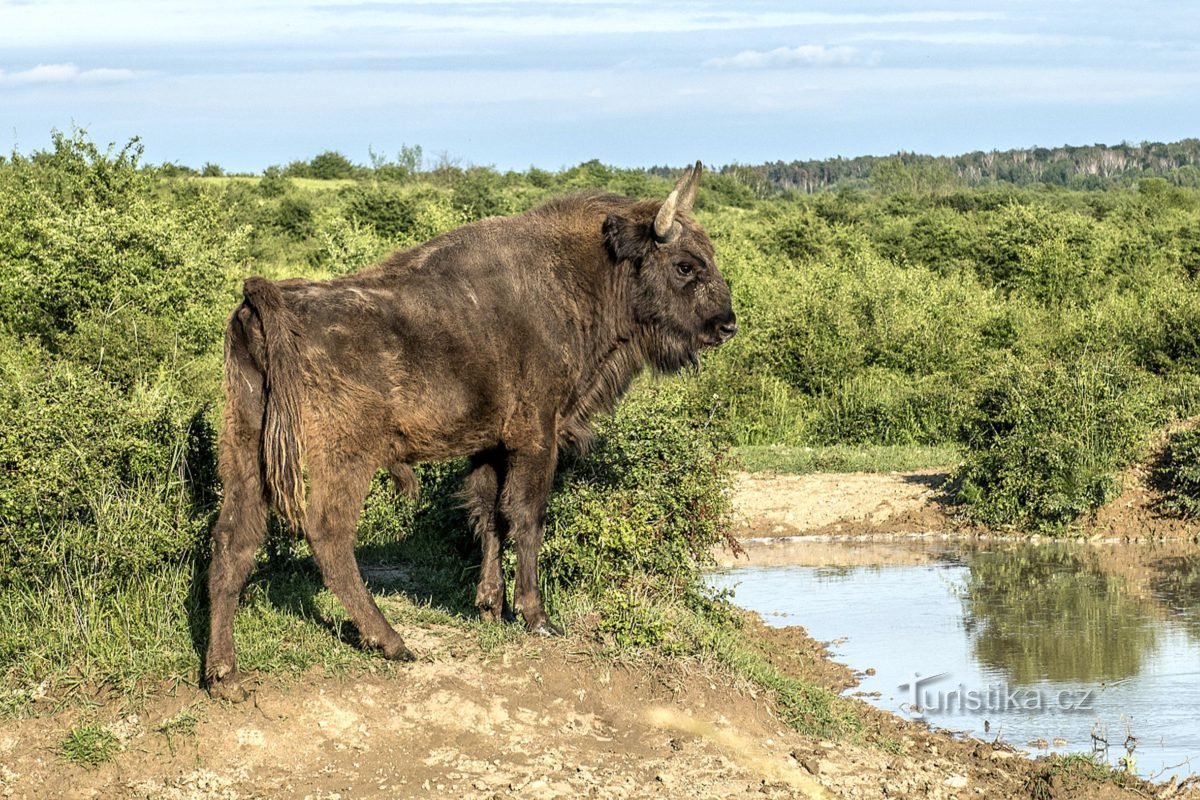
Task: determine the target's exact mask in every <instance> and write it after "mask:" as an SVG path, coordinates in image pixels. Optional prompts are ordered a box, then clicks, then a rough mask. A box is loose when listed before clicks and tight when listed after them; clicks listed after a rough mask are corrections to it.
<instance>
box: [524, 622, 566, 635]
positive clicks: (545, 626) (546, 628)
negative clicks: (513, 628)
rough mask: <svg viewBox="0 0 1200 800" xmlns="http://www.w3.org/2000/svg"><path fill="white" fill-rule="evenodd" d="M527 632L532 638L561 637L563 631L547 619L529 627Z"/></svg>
mask: <svg viewBox="0 0 1200 800" xmlns="http://www.w3.org/2000/svg"><path fill="white" fill-rule="evenodd" d="M529 632H530V633H532V634H533V635H534V636H546V637H550V636H562V635H563V629H562V628H560V627H558V626H557V625H555V624H554V623H553V622H551V621H550V620H548V619H544V620H541V621H540V622H536V623H534V624H532V625H530V626H529Z"/></svg>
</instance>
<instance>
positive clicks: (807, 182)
mask: <svg viewBox="0 0 1200 800" xmlns="http://www.w3.org/2000/svg"><path fill="white" fill-rule="evenodd" d="M722 172H723V173H725V174H728V175H732V176H734V177H736V178H737V179H738V180H740V181H742V182H743V183H745V184H746V185H747V186H749V187H751V188H752V189H754V190H755V191H756V192H757V193H758V194H760V195H761V196H766V195H767V194H771V193H775V192H788V191H793V192H800V193H802V194H814V193H817V192H823V191H829V190H831V189H839V188H843V187H857V188H866V187H870V188H875V189H878V190H880V191H883V192H898V191H916V192H944V191H947V190H949V189H953V188H963V187H977V186H993V185H998V184H1011V185H1014V186H1034V185H1045V186H1059V187H1067V188H1072V189H1107V188H1111V187H1127V186H1131V185H1133V184H1134V183H1136V182H1137V181H1138V180H1139V179H1141V178H1145V177H1161V178H1165V179H1167V180H1168V181H1170V182H1171V183H1173V184H1175V185H1177V186H1186V187H1191V188H1197V187H1200V139H1183V140H1182V141H1178V142H1169V143H1163V142H1142V143H1141V144H1129V143H1124V142H1123V143H1121V144H1118V145H1111V146H1110V145H1104V144H1093V145H1082V146H1071V145H1064V146H1062V147H1030V148H1018V149H1014V150H1004V151H997V150H991V151H988V152H982V151H977V152H974V153H966V154H964V155H958V156H928V155H920V154H918V153H904V152H902V153H897V154H895V155H889V156H858V157H855V158H841V157H837V158H829V159H817V160H808V161H792V162H789V163H785V162H782V161H776V162H774V163H770V164H760V165H740V164H734V165H731V166H727V167H725V168H724V169H723V170H722Z"/></svg>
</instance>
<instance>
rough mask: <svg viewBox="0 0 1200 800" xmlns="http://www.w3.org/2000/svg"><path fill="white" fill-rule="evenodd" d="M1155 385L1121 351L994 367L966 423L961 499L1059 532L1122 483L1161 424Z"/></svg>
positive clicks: (992, 520) (982, 513)
mask: <svg viewBox="0 0 1200 800" xmlns="http://www.w3.org/2000/svg"><path fill="white" fill-rule="evenodd" d="M1155 400H1156V398H1155V396H1154V387H1153V385H1152V384H1151V383H1150V382H1149V380H1148V379H1147V378H1146V377H1145V375H1144V373H1141V372H1139V371H1137V370H1136V369H1134V368H1132V367H1130V366H1129V365H1128V363H1127V362H1126V361H1125V360H1123V359H1121V358H1119V357H1115V356H1109V355H1085V356H1082V357H1080V358H1079V359H1077V360H1075V361H1072V362H1069V363H1063V362H1053V361H1052V362H1045V363H1041V364H1023V363H1019V362H1015V361H1012V360H1009V361H1007V362H1005V363H1002V364H1000V365H999V366H997V367H996V368H994V369H992V370H991V371H990V373H989V374H988V375H987V376H986V378H985V380H984V385H983V387H982V390H981V392H980V395H979V399H978V400H977V402H976V406H975V409H974V412H973V414H972V416H971V418H970V419H969V420H968V423H967V430H966V435H965V439H966V444H967V447H968V452H967V456H966V460H965V462H964V463H963V465H962V466H961V467H960V469H959V470H958V473H957V475H956V478H958V479H959V480H960V481H961V487H960V489H959V497H960V499H961V500H962V501H963V502H964V503H965V504H966V510H967V512H968V514H970V515H971V516H972V517H974V518H975V519H977V520H979V521H981V522H984V523H987V524H989V525H1013V526H1019V527H1022V528H1028V529H1033V530H1056V529H1060V528H1062V527H1063V526H1065V525H1067V524H1069V523H1071V522H1073V521H1075V520H1076V519H1077V518H1078V517H1080V516H1081V515H1083V514H1085V513H1088V512H1090V511H1094V510H1095V509H1097V508H1099V507H1100V506H1101V505H1102V504H1103V503H1105V502H1106V501H1108V500H1109V499H1110V498H1111V497H1112V496H1113V495H1114V494H1115V493H1116V492H1117V490H1118V489H1119V486H1118V483H1117V480H1116V474H1117V472H1118V470H1120V469H1121V468H1122V467H1124V466H1126V465H1128V464H1129V463H1131V462H1132V460H1133V459H1134V458H1135V457H1136V456H1137V455H1138V454H1139V452H1140V448H1141V446H1142V444H1143V442H1144V440H1145V437H1146V435H1147V433H1148V432H1149V429H1150V427H1151V426H1152V425H1153V424H1154V422H1155V417H1156V402H1155Z"/></svg>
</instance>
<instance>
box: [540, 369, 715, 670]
mask: <svg viewBox="0 0 1200 800" xmlns="http://www.w3.org/2000/svg"><path fill="white" fill-rule="evenodd" d="M689 389H690V387H688V386H686V385H684V384H682V383H681V382H679V381H664V382H661V383H648V384H644V385H642V386H640V387H639V388H638V389H637V390H635V391H634V392H633V393H631V395H630V397H628V398H627V399H626V400H625V401H624V402H623V403H622V404H621V405H620V406H619V407H618V408H617V411H616V413H615V414H613V416H612V417H611V418H608V419H604V420H601V421H600V424H599V425H597V429H596V433H597V436H596V440H595V442H594V444H593V447H592V449H591V451H590V452H589V453H588V454H587V455H586V456H568V457H567V459H566V460H565V465H564V469H563V470H562V472H561V473H560V475H559V477H558V480H557V482H556V486H555V490H554V493H553V496H552V498H551V502H550V509H549V513H548V521H547V531H548V535H547V537H546V545H545V547H544V548H543V557H542V562H543V574H544V581H545V584H546V588H547V596H548V598H549V600H550V602H551V603H552V604H553V603H555V602H556V601H557V600H558V599H559V598H562V597H563V596H564V595H565V594H567V593H571V592H581V593H583V594H584V595H586V596H587V597H589V598H591V599H592V600H593V601H595V602H596V603H597V604H598V609H599V612H600V623H599V624H600V628H601V630H605V631H608V632H610V633H612V634H613V635H614V636H616V638H617V640H618V642H620V643H622V644H632V645H647V644H658V643H663V642H665V641H666V640H667V639H669V638H670V636H672V635H674V634H675V633H677V632H676V631H673V630H672V629H671V628H670V626H668V625H666V624H665V623H664V622H663V620H662V619H661V618H660V617H659V616H657V614H656V613H655V612H654V610H653V609H652V606H654V605H656V604H661V603H663V602H664V601H665V600H666V599H667V598H676V599H678V600H679V601H681V602H684V603H691V604H695V603H701V602H703V600H704V598H707V597H708V596H709V593H708V592H707V590H706V589H704V587H703V585H702V583H701V579H700V578H701V575H700V569H701V568H702V567H705V566H708V565H711V564H712V563H713V561H712V550H713V548H714V546H716V545H717V544H718V543H719V542H721V541H723V540H724V537H725V535H726V532H727V530H728V527H729V521H730V519H729V514H730V507H729V499H728V492H727V490H728V487H729V475H730V468H729V464H728V462H727V459H726V455H725V450H724V448H723V447H722V439H721V435H720V432H719V431H718V430H717V429H716V428H715V427H714V426H713V425H712V424H711V422H710V419H711V418H712V416H713V414H712V409H711V408H710V407H708V404H706V403H705V402H703V401H701V400H699V399H698V398H697V397H696V395H695V394H694V393H693V392H691V391H689ZM651 598H653V599H654V601H655V602H654V603H651ZM668 631H670V633H668ZM682 646H683V645H682V644H681V643H680V642H677V641H676V642H673V643H672V647H682Z"/></svg>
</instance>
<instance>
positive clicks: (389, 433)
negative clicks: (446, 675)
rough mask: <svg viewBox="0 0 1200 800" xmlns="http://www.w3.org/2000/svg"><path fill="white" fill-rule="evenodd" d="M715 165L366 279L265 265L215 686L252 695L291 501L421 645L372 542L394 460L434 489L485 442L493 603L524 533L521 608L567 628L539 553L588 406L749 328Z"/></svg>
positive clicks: (475, 466) (372, 641)
mask: <svg viewBox="0 0 1200 800" xmlns="http://www.w3.org/2000/svg"><path fill="white" fill-rule="evenodd" d="M701 169H702V168H701V165H700V163H699V162H697V163H696V164H695V166H694V167H691V168H689V169H687V170H686V171H685V173H684V175H683V176H682V178H681V179H680V180H679V183H678V184H677V185H676V187H675V189H674V190H673V191H672V192H671V193H670V195H669V196H668V197H667V199H666V200H665V201H662V202H659V201H653V200H649V201H635V200H632V199H630V198H627V197H622V196H618V195H613V194H585V195H578V196H572V197H567V198H563V199H558V200H553V201H551V202H548V203H546V204H545V205H543V206H541V207H539V208H535V209H533V210H531V211H528V212H526V213H523V214H519V215H517V216H513V217H505V218H491V219H484V220H480V221H478V222H474V223H471V224H469V225H465V226H463V227H461V228H458V229H457V230H454V231H451V232H449V233H446V234H443V235H441V236H438V237H436V238H434V239H432V240H430V241H429V242H427V243H425V244H423V245H420V246H418V247H414V248H412V249H409V250H404V251H400V252H396V253H394V254H392V255H391V256H389V257H388V258H386V259H385V260H384V261H382V262H381V263H379V264H377V265H375V266H373V267H370V268H367V269H364V270H362V271H360V272H358V273H356V274H353V275H348V276H344V277H339V278H335V279H333V280H329V281H309V280H301V279H291V280H284V281H278V282H273V281H269V280H266V279H264V278H257V277H255V278H250V279H248V280H247V281H246V282H245V286H244V300H243V302H242V303H241V305H239V306H238V307H237V309H236V310H235V311H234V313H233V315H232V316H231V317H230V320H229V325H228V327H227V329H226V333H225V377H224V391H225V401H226V403H225V416H224V432H223V434H222V437H221V443H220V452H219V464H220V476H221V481H222V483H223V485H224V499H223V501H222V503H221V510H220V515H219V517H218V519H217V522H216V524H215V526H214V528H213V532H212V537H213V554H212V563H211V566H210V568H209V578H208V581H209V583H208V591H209V602H210V623H211V630H210V637H209V642H208V652H207V655H206V659H205V677H206V679H207V682H208V686H209V688H210V691H212V692H213V694H214V695H217V696H221V697H228V698H231V699H240V698H243V697H244V696H245V692H244V690H243V689H242V687H241V686H240V675H239V672H238V668H237V660H236V657H235V655H234V644H233V616H234V612H235V610H236V608H237V602H238V595H239V593H240V592H241V589H242V586H243V585H244V584H245V582H246V579H247V577H248V576H249V574H250V571H251V569H252V567H253V566H254V556H255V551H256V550H257V549H258V548H259V546H260V545H261V544H262V542H263V540H264V537H265V534H266V528H267V515H268V509H269V507H272V506H273V507H274V508H275V509H276V511H277V512H278V513H279V515H280V516H281V517H282V519H283V520H284V521H285V522H286V523H287V524H288V526H289V527H291V528H292V529H293V530H294V531H296V532H297V534H298V535H299V534H302V535H304V536H306V537H307V539H308V542H309V544H310V546H311V548H312V552H313V556H314V558H315V560H316V563H317V565H318V567H319V568H320V571H321V575H322V577H323V579H324V581H325V585H326V586H328V587H329V589H330V590H331V591H332V592H333V593H334V594H335V595H336V596H337V597H338V599H339V600H340V601H341V603H342V604H343V605H344V606H345V608H346V611H347V612H348V614H349V616H350V618H351V619H352V620H353V622H354V624H355V626H356V627H357V628H358V631H359V635H360V640H361V642H362V643H363V644H364V645H365V646H369V647H374V648H378V649H379V650H380V651H381V652H382V653H383V655H384V656H386V657H387V658H391V659H399V660H407V659H411V658H412V653H411V652H410V651H409V650H408V648H407V647H405V645H404V641H403V639H401V637H400V636H399V634H397V633H396V631H395V630H394V629H393V628H392V627H391V626H390V625H389V624H388V622H387V621H386V620H385V619H384V617H383V615H382V614H381V613H380V612H379V608H378V607H377V606H376V604H375V601H374V599H373V598H372V597H371V595H370V593H368V592H367V589H366V587H365V586H364V584H363V580H362V576H361V575H360V573H359V571H358V567H357V564H356V562H355V558H354V544H355V534H356V526H357V520H358V517H359V514H360V513H361V510H362V505H363V501H364V500H365V497H366V494H367V490H368V488H369V485H370V483H371V480H372V477H373V476H374V474H375V473H376V472H377V471H378V470H379V469H380V468H386V469H388V470H389V471H390V472H391V473H392V475H393V477H395V478H396V480H397V482H398V483H399V484H401V485H402V486H406V487H408V488H411V489H415V484H416V482H415V478H414V476H413V472H412V468H411V466H410V465H411V464H413V463H415V462H419V461H427V460H435V459H447V458H452V457H458V456H466V457H467V458H468V459H469V471H468V474H467V477H466V482H465V487H464V498H465V504H466V507H467V510H468V514H469V518H470V524H471V526H472V528H473V530H474V533H475V535H476V536H477V537H478V539H479V541H480V543H481V545H482V550H483V562H482V567H481V571H480V578H479V585H478V590H477V592H476V596H475V597H476V599H475V603H476V605H477V606H478V608H479V611H480V613H481V614H482V616H483V617H484V618H485V619H492V620H498V619H501V618H508V617H510V616H511V612H510V610H509V605H508V599H507V593H506V590H505V586H504V575H503V571H502V569H501V559H500V554H501V548H502V547H503V545H504V542H505V541H506V540H509V539H511V540H512V541H513V543H514V545H515V547H516V553H517V572H516V589H515V592H514V596H513V607H515V609H516V611H517V612H519V613H520V614H521V616H522V617H523V619H524V621H525V625H526V626H527V627H528V629H529V630H530V631H531V632H534V633H539V634H551V633H557V632H558V631H557V629H556V628H555V626H554V625H553V624H552V623H551V622H550V620H549V618H548V617H547V615H546V612H545V610H544V609H543V608H542V602H541V598H540V597H539V594H538V581H537V558H538V550H539V548H540V547H541V543H542V527H543V522H544V519H545V515H546V498H547V494H548V492H549V490H550V485H551V481H552V478H553V475H554V470H555V465H556V462H557V459H558V452H559V448H561V447H563V446H577V447H578V446H585V445H586V442H587V440H588V437H589V428H588V422H587V421H588V417H589V416H590V415H592V414H594V413H596V412H598V411H609V410H611V409H612V408H613V406H614V404H615V403H616V401H617V400H618V399H619V398H620V396H621V395H622V394H623V393H624V391H625V390H626V388H627V387H628V386H629V383H630V381H631V380H632V379H633V378H634V377H635V376H636V375H637V374H638V373H639V372H640V371H641V370H642V369H643V368H644V367H645V365H646V364H647V363H649V364H650V365H651V367H652V368H653V369H654V370H656V371H659V372H674V371H677V370H679V369H680V368H682V367H684V366H685V365H687V364H690V363H695V361H696V359H697V354H698V352H699V351H700V350H702V349H703V348H706V347H714V346H716V345H719V344H721V343H722V342H725V341H726V340H728V339H729V338H730V337H731V336H733V334H734V332H735V331H736V330H737V325H736V323H735V321H734V312H733V308H732V306H731V303H730V293H729V287H728V285H727V284H726V283H725V280H724V278H722V276H721V273H720V271H719V270H718V269H717V265H716V262H715V261H714V256H713V246H712V242H711V241H710V240H709V238H708V235H707V234H706V233H705V232H704V230H703V229H702V228H701V227H700V226H699V225H698V224H697V223H696V222H695V221H694V220H693V219H692V218H691V216H690V215H689V211H690V209H691V206H692V203H693V201H694V200H695V197H696V189H697V185H698V182H699V179H700V174H701ZM305 472H307V478H308V484H309V487H310V488H309V492H308V496H307V499H306V496H305V495H306V492H305Z"/></svg>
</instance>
